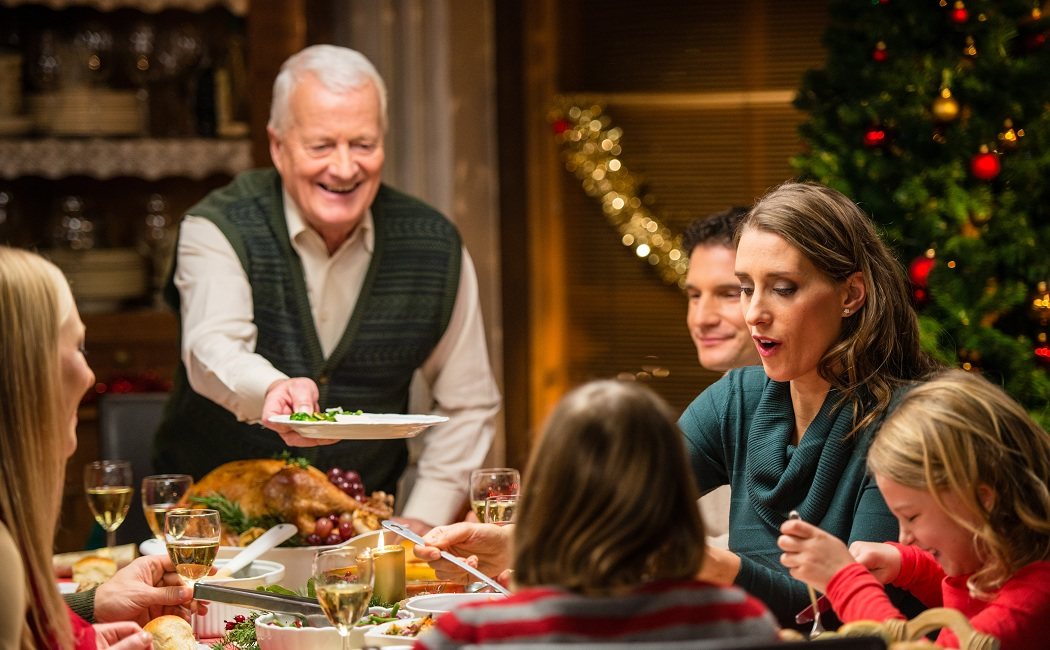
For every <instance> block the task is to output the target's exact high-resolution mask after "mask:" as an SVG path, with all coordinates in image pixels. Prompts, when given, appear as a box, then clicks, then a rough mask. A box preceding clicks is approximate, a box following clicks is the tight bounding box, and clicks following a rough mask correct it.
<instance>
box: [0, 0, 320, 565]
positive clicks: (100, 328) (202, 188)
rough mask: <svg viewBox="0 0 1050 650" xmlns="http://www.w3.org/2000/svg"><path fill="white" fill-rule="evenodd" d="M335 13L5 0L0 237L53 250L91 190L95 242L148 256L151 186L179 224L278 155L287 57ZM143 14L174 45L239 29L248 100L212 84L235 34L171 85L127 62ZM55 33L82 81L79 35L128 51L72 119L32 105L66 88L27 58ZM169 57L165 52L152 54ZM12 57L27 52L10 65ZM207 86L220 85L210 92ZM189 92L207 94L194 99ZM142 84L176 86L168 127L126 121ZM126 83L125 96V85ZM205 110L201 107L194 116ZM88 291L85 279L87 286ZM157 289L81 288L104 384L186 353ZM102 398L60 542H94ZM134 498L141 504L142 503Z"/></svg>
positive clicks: (83, 447) (156, 34)
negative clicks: (281, 80) (90, 476)
mask: <svg viewBox="0 0 1050 650" xmlns="http://www.w3.org/2000/svg"><path fill="white" fill-rule="evenodd" d="M330 12H331V8H330V7H329V3H328V2H322V1H318V0H288V1H284V0H254V1H253V2H251V5H250V6H249V0H35V1H30V0H0V66H3V65H5V62H6V67H3V69H2V70H0V243H3V244H8V245H15V246H22V247H27V248H33V249H38V250H40V251H41V252H42V253H44V254H47V253H48V251H49V250H51V249H54V247H55V245H56V224H58V223H60V221H61V218H62V216H63V215H64V214H65V213H64V212H63V211H64V210H66V209H67V207H68V206H69V205H71V204H70V203H69V202H68V201H66V199H67V198H69V197H74V198H76V199H77V200H78V201H80V203H79V204H78V205H79V208H78V210H79V211H80V212H78V213H77V216H78V217H83V218H84V219H85V220H90V223H91V226H92V233H93V234H92V237H93V244H92V245H93V248H92V249H91V250H121V251H136V250H138V251H140V252H142V253H144V254H145V253H148V252H149V251H148V249H146V248H144V247H143V245H142V244H143V242H142V239H143V221H144V219H146V217H147V215H148V214H149V210H150V209H152V208H150V207H149V206H150V205H153V202H154V195H160V196H161V197H162V199H163V205H164V210H165V211H166V213H167V215H169V216H170V217H171V218H172V219H173V220H174V221H176V222H177V219H178V217H179V215H181V214H183V212H184V211H185V210H186V209H187V208H188V207H189V206H190V205H192V204H193V203H195V202H196V201H198V200H199V199H200V198H202V197H203V196H204V195H205V194H206V193H207V192H209V191H210V190H212V189H214V188H216V187H220V186H222V185H224V184H226V183H227V182H229V180H230V179H231V178H232V177H233V175H235V174H236V173H237V172H239V171H241V170H244V169H248V168H250V167H253V166H262V165H268V164H269V163H270V161H269V152H268V147H267V139H266V131H265V125H266V121H267V119H268V115H269V107H270V93H271V86H272V83H273V79H274V77H275V75H276V73H277V70H278V69H279V66H280V64H281V63H282V62H283V61H284V59H285V58H287V57H288V56H289V55H290V54H291V53H293V52H295V51H297V50H299V49H301V48H302V47H304V46H305V45H306V44H307V38H308V37H313V38H315V39H316V38H317V34H316V33H314V32H312V31H310V30H308V29H307V28H306V25H307V23H308V22H313V23H314V24H316V25H327V24H328V23H327V22H326V20H325V19H326V18H328V17H330ZM308 18H309V20H308ZM140 24H145V25H148V26H150V29H152V30H153V31H152V34H153V36H152V38H154V39H155V44H156V45H158V46H159V45H160V44H161V43H162V41H163V42H168V41H166V40H164V39H168V38H169V37H168V36H166V34H167V31H170V30H179V29H182V27H181V26H185V33H183V34H181V36H180V35H175V36H172V38H176V37H178V38H183V39H184V40H185V37H186V34H188V33H191V32H192V33H194V34H196V35H197V36H198V37H199V38H200V39H202V40H201V41H199V42H198V43H197V45H198V46H199V45H202V44H203V45H204V46H207V45H208V43H207V39H209V38H213V39H216V38H217V39H219V40H220V41H223V39H228V38H232V39H239V40H237V43H238V44H239V46H240V49H239V50H238V53H237V56H239V57H242V60H241V61H240V63H241V64H243V69H242V70H240V72H241V78H240V79H239V80H238V81H237V82H236V83H235V84H233V85H236V86H238V88H237V92H240V93H242V94H243V96H242V97H241V100H242V103H243V110H242V111H240V112H236V111H234V112H230V110H229V108H230V107H229V105H227V106H225V107H223V106H222V105H221V104H222V102H224V101H225V102H227V104H228V103H229V101H230V98H229V97H222V95H223V91H222V90H221V89H222V88H224V86H222V85H221V84H214V77H215V76H216V75H217V74H219V75H221V73H222V69H223V66H224V65H227V64H226V61H228V59H229V58H230V57H228V56H227V54H224V50H223V47H225V46H226V45H227V44H228V43H226V42H225V41H223V42H219V43H216V45H218V46H220V47H215V48H213V49H212V50H211V52H212V54H213V59H212V60H210V61H206V62H201V61H200V60H198V62H197V63H196V64H195V65H197V66H198V68H199V69H195V71H194V74H195V75H196V74H197V73H198V72H199V73H200V74H199V75H197V76H195V77H194V78H193V79H192V81H193V83H187V84H184V85H181V86H177V87H174V88H172V87H165V86H164V84H163V83H154V82H153V81H151V80H149V79H146V78H145V77H135V75H134V73H133V72H129V71H128V68H127V63H128V62H129V61H131V62H137V61H136V59H134V58H133V55H134V53H133V51H132V45H130V44H129V42H128V38H129V34H131V29H132V26H135V25H140ZM22 28H25V29H24V30H23V31H22V32H21V33H20V32H19V30H20V29H22ZM313 29H318V28H317V27H315V28H313ZM320 29H325V27H320ZM45 30H47V33H48V36H47V38H56V39H59V40H61V41H62V43H63V45H62V47H63V48H65V49H63V50H62V52H60V53H59V54H62V55H64V56H70V54H69V53H70V52H73V51H74V50H75V49H76V48H77V47H79V48H80V50H79V54H78V55H77V56H79V57H80V58H77V59H76V61H77V65H79V66H81V69H80V70H79V72H78V73H77V74H79V75H81V78H79V79H78V82H79V81H83V78H82V77H83V75H88V76H89V77H90V75H91V73H90V70H91V65H92V61H91V58H90V56H91V55H90V52H88V58H87V59H84V58H83V56H82V55H83V54H84V52H85V50H84V43H83V42H79V43H78V42H77V39H78V38H79V39H81V41H83V40H84V39H88V40H90V39H96V40H97V39H99V38H101V39H102V41H103V46H105V47H110V50H109V53H110V55H111V56H112V59H113V65H116V61H117V60H118V59H121V60H123V62H124V63H123V65H124V68H123V71H122V72H121V71H118V70H116V69H114V70H113V73H112V74H111V75H109V76H107V77H106V78H105V79H104V80H101V79H97V80H94V81H92V83H95V86H92V88H94V89H95V90H94V91H92V92H95V94H94V95H89V96H88V99H87V100H84V99H83V97H80V98H79V99H80V101H81V104H73V105H72V106H70V105H66V106H65V108H64V109H62V110H65V113H62V119H58V120H50V121H48V120H43V121H41V120H40V119H38V118H39V117H40V116H39V115H34V114H33V111H34V110H35V111H37V112H38V113H39V111H40V97H41V96H43V95H45V94H47V93H48V92H51V94H52V95H53V96H57V95H55V93H54V91H55V90H56V86H54V84H52V82H51V81H48V80H45V79H43V77H42V73H41V72H40V71H36V72H34V68H33V66H35V65H37V62H34V63H32V64H31V63H29V59H30V58H34V57H39V56H40V55H41V51H40V50H41V46H40V37H41V34H42V33H43V32H44V31H45ZM166 30H167V31H166ZM99 34H102V36H99ZM107 39H108V45H107V44H106V43H105V41H107ZM176 40H177V38H176ZM169 44H170V43H169ZM52 45H53V43H52ZM184 45H185V43H184ZM160 55H161V53H160V52H159V51H157V50H155V51H154V52H153V54H152V55H151V56H155V57H159V56H160ZM224 57H225V58H224ZM235 58H236V57H235ZM12 61H18V63H17V64H15V65H14V66H13V67H12V66H11V65H10V64H11V62H12ZM104 63H105V61H103V64H104ZM154 64H156V65H163V62H162V61H161V60H160V58H155V59H154V61H152V62H151V63H150V65H154ZM238 64H239V62H238V61H232V62H230V63H229V65H232V66H236V65H238ZM85 65H86V66H87V67H86V68H84V66H85ZM11 70H14V71H15V73H14V74H10V73H9V72H10V71H11ZM18 73H21V77H22V79H21V80H18V79H17V77H18V76H19V75H18ZM184 77H185V78H186V79H189V76H188V75H184ZM184 80H185V79H184ZM89 81H90V80H89ZM162 81H163V80H162ZM227 85H228V86H229V84H227ZM12 88H14V89H15V90H12ZM209 88H211V89H213V90H215V91H216V92H215V95H216V96H214V97H210V98H209V97H207V95H208V89H209ZM184 89H185V90H186V91H187V92H189V91H191V90H193V91H200V92H202V93H203V95H204V96H203V97H201V96H198V97H197V98H196V100H194V101H192V102H187V101H183V100H184V99H185V97H183V96H182V95H181V94H180V93H181V91H182V90H184ZM143 90H145V91H148V92H154V91H156V92H157V93H161V92H168V94H167V95H165V99H164V100H163V101H161V102H160V105H159V107H158V104H157V102H156V101H152V102H150V103H149V104H148V106H149V107H150V108H151V109H154V110H157V109H158V108H159V109H161V110H164V111H166V113H164V115H163V116H162V119H160V124H158V119H153V120H145V119H140V118H141V117H142V116H141V115H140V114H139V113H134V114H133V117H132V118H130V121H131V122H134V124H125V123H122V122H121V120H122V119H128V118H127V116H126V115H123V114H120V115H121V116H120V117H115V115H118V114H119V111H118V109H121V108H124V107H126V106H127V105H128V102H127V100H126V98H127V93H129V92H139V93H141V91H143ZM173 90H174V92H172V91H173ZM16 91H17V92H16ZM99 91H100V92H99ZM106 91H113V93H108V94H107V93H106ZM78 92H79V91H78ZM12 93H16V95H17V96H12ZM114 93H116V95H115V94H114ZM120 93H124V94H123V95H120V96H117V95H119V94H120ZM78 97H79V96H78ZM121 98H123V99H121ZM139 98H140V99H141V94H140V96H139ZM52 99H53V97H52ZM103 100H105V101H110V100H114V101H117V102H118V104H117V108H112V107H110V108H109V110H108V111H100V110H98V106H101V105H102V104H103ZM121 101H122V102H123V103H119V102H121ZM208 102H212V103H211V109H209V108H208V104H207V103H208ZM92 105H97V106H94V107H93V108H92ZM81 109H83V110H85V111H86V110H89V109H90V110H96V113H94V114H92V115H89V116H86V117H85V115H83V114H80V113H77V111H78V110H81ZM209 110H212V111H214V114H213V115H212V118H214V119H215V120H216V121H217V123H216V124H207V123H205V124H202V123H201V120H200V119H199V118H200V115H204V116H205V119H204V121H205V122H206V121H207V119H208V115H209V113H208V111H209ZM199 111H203V113H200V114H194V113H195V112H199ZM224 111H225V112H224ZM224 115H225V118H224V117H223V116H224ZM231 116H232V117H231ZM156 117H157V116H156V115H154V118H156ZM194 118H198V119H196V120H195V119H194ZM223 119H225V120H226V123H225V127H226V128H225V129H224V124H223V122H222V120H223ZM231 119H232V121H233V126H232V127H231V126H230V120H231ZM78 120H79V121H78ZM92 120H96V121H95V122H93V121H92ZM42 124H43V126H41V125H42ZM238 124H239V125H240V126H238ZM93 125H97V128H96V126H93ZM187 125H188V126H187ZM169 127H170V128H169ZM176 127H177V128H176ZM223 136H225V137H223ZM67 244H68V242H67ZM63 248H64V249H68V248H70V247H69V246H68V245H66V246H64V247H63ZM65 252H67V253H68V252H69V251H68V250H66V251H65ZM109 270H110V271H112V270H113V269H112V268H110V269H109ZM132 272H134V273H139V272H144V273H147V274H148V275H149V279H150V280H151V281H152V276H153V275H154V274H152V273H150V272H149V270H148V269H146V270H141V271H140V270H138V269H135V270H133V271H132ZM147 284H149V283H147ZM154 284H155V283H154ZM79 288H80V289H81V290H83V288H84V283H80V287H79ZM154 288H155V287H149V289H150V290H149V291H144V292H142V294H141V295H136V296H134V297H129V298H127V299H122V300H113V301H109V302H99V301H91V300H86V301H81V300H80V299H81V298H83V296H78V302H82V307H81V311H82V317H83V319H84V322H85V325H86V327H87V349H88V353H89V356H88V362H89V363H90V364H91V366H92V368H93V369H94V371H95V374H96V377H97V381H98V384H99V388H100V389H102V388H105V389H107V390H112V389H113V388H114V387H116V388H118V389H127V388H131V389H143V390H148V389H154V390H155V389H156V388H157V387H163V386H164V385H165V384H170V381H171V378H172V376H173V373H174V370H175V368H176V365H177V363H178V327H177V323H176V318H175V316H174V314H172V313H170V312H169V311H167V310H165V309H164V308H162V307H158V302H157V301H156V299H155V297H154V292H153V291H152V289H154ZM77 290H78V286H77V283H74V292H75V293H76V292H77ZM154 381H155V382H156V383H153V382H154ZM96 401H97V400H95V399H94V395H90V394H89V395H88V397H87V398H85V401H84V403H83V405H82V407H81V409H80V413H79V420H80V423H79V427H78V441H79V443H78V449H77V451H76V453H75V454H74V456H73V457H72V458H71V459H70V461H69V463H68V464H67V471H66V484H65V492H64V496H63V502H62V513H61V517H60V521H59V528H58V534H57V537H56V548H57V550H58V551H68V550H77V549H81V548H83V547H84V544H85V543H86V542H87V540H88V538H89V534H90V531H91V528H92V525H93V520H92V517H91V514H90V511H89V509H88V506H87V502H86V501H85V498H84V490H83V485H82V480H83V479H82V476H83V466H84V464H85V463H86V462H88V461H89V460H94V459H96V458H98V454H99V450H98V428H97V425H98V423H97V413H98V411H97V408H96ZM139 478H141V477H139ZM133 507H138V505H137V501H136V504H135V506H133Z"/></svg>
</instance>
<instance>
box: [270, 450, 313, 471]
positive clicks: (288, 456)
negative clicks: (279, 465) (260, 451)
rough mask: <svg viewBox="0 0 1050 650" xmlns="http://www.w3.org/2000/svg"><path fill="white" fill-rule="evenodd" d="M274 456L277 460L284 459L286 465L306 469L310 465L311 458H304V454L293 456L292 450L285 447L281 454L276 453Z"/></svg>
mask: <svg viewBox="0 0 1050 650" xmlns="http://www.w3.org/2000/svg"><path fill="white" fill-rule="evenodd" d="M274 458H275V459H276V460H283V461H284V462H285V464H286V465H292V466H293V467H298V468H299V469H306V468H307V467H309V466H310V461H309V460H307V459H305V458H303V457H302V456H293V455H292V452H290V451H288V450H287V449H285V450H284V451H282V452H281V453H279V454H275V455H274Z"/></svg>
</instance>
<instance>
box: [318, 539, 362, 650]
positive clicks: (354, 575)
mask: <svg viewBox="0 0 1050 650" xmlns="http://www.w3.org/2000/svg"><path fill="white" fill-rule="evenodd" d="M313 577H314V589H315V591H316V593H317V602H319V603H320V604H321V609H323V610H324V613H325V616H327V617H328V621H329V622H330V623H331V624H332V625H334V626H335V627H336V629H338V630H339V635H340V636H341V637H342V642H343V650H350V629H351V628H353V626H354V623H356V622H357V621H358V620H360V619H361V617H362V616H364V615H365V612H366V611H368V603H369V602H370V601H371V600H372V588H373V587H374V586H375V572H374V570H373V563H372V553H371V551H370V550H365V551H364V552H362V551H361V550H360V549H357V548H353V547H343V548H334V549H331V550H327V551H320V552H318V553H317V555H315V556H314V563H313Z"/></svg>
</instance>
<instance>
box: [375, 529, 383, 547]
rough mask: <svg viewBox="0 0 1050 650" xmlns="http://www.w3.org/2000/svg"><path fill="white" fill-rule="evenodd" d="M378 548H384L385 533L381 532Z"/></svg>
mask: <svg viewBox="0 0 1050 650" xmlns="http://www.w3.org/2000/svg"><path fill="white" fill-rule="evenodd" d="M376 548H383V531H379V545H378V546H376Z"/></svg>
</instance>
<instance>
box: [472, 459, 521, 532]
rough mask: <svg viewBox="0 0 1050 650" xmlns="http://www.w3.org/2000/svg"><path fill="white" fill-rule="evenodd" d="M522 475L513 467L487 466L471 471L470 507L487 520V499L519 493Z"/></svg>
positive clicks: (480, 519) (480, 518) (479, 516)
mask: <svg viewBox="0 0 1050 650" xmlns="http://www.w3.org/2000/svg"><path fill="white" fill-rule="evenodd" d="M519 483H521V477H520V475H519V474H518V470H516V469H514V468H511V467H485V468H482V469H476V470H474V471H473V472H471V473H470V509H471V510H473V511H474V515H475V516H476V517H477V518H478V521H481V522H483V521H485V500H486V499H488V498H489V497H494V496H499V495H501V494H517V493H518V484H519Z"/></svg>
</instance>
